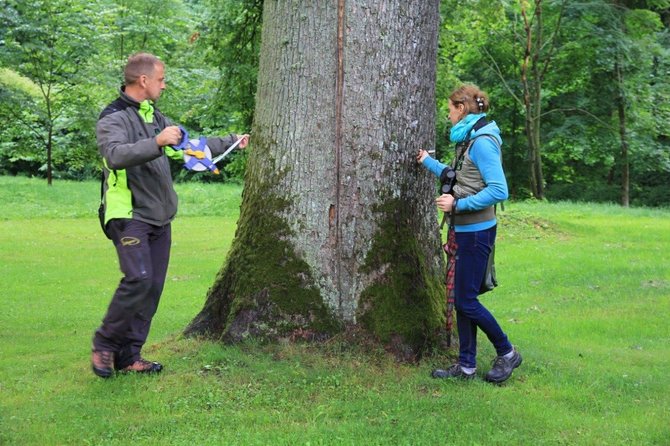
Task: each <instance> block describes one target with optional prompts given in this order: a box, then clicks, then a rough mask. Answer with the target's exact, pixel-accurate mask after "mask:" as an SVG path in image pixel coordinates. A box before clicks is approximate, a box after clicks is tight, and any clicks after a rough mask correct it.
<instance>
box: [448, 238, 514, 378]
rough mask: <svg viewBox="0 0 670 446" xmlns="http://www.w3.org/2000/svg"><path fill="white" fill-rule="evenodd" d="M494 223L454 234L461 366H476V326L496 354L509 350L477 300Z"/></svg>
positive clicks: (489, 313)
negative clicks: (456, 246) (487, 226)
mask: <svg viewBox="0 0 670 446" xmlns="http://www.w3.org/2000/svg"><path fill="white" fill-rule="evenodd" d="M496 231H497V228H496V227H495V226H493V227H491V228H489V229H487V230H484V231H477V232H462V233H458V232H457V233H456V244H457V245H458V248H456V258H457V260H456V271H455V276H454V297H455V301H454V305H455V307H456V324H457V327H458V344H459V355H458V363H459V364H460V365H461V367H472V368H474V367H476V366H477V361H476V357H477V329H478V328H479V329H481V330H482V332H484V334H486V337H487V338H488V339H489V341H491V343H492V344H493V347H494V348H495V350H496V354H497V355H499V356H502V355H504V354H506V353H509V352H510V351H512V344H510V342H509V339H508V338H507V335H506V334H505V333H504V332H503V330H502V328H500V325H499V324H498V322H497V321H496V319H495V317H494V316H493V315H492V314H491V312H490V311H489V310H487V309H486V307H484V305H482V303H481V302H480V301H479V299H478V297H477V296H478V294H479V286H480V285H481V283H482V278H483V277H484V272H485V271H486V262H487V261H488V258H489V253H490V252H491V249H492V247H493V244H494V243H495V239H496Z"/></svg>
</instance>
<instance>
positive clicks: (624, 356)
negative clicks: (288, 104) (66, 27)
mask: <svg viewBox="0 0 670 446" xmlns="http://www.w3.org/2000/svg"><path fill="white" fill-rule="evenodd" d="M177 190H178V193H179V195H180V206H181V207H180V214H179V216H178V218H177V219H176V220H175V222H174V225H173V239H174V244H173V251H172V256H171V264H170V269H169V272H168V282H167V284H166V288H165V292H164V294H163V300H162V302H161V307H160V308H159V311H158V314H157V315H156V318H155V319H154V323H153V327H152V332H151V335H150V338H149V340H148V343H147V347H146V356H147V357H148V358H150V359H155V360H158V361H161V362H162V363H163V364H164V365H165V366H166V369H165V371H164V372H163V373H162V374H160V375H158V376H154V377H147V376H117V377H115V378H113V379H109V380H102V379H99V378H96V377H95V376H94V375H93V374H92V373H91V371H90V364H89V360H90V342H91V335H92V333H93V330H94V329H95V328H96V327H97V325H98V324H99V321H100V318H101V317H102V316H103V313H104V310H105V308H106V305H107V303H108V302H109V299H110V297H111V294H112V293H113V291H114V288H115V286H116V283H117V281H118V279H119V278H120V275H119V271H118V267H117V264H116V257H115V254H114V251H113V247H112V246H111V244H110V243H109V241H108V240H107V239H105V237H104V236H103V235H102V234H101V232H100V229H99V226H98V222H97V220H96V209H97V205H98V199H99V184H98V183H96V182H83V183H76V182H64V181H56V182H55V183H54V185H53V186H52V187H47V186H46V182H45V181H44V180H34V179H26V178H10V177H0V234H1V235H0V274H1V275H2V279H3V286H2V291H1V294H0V296H1V299H0V444H3V445H4V444H7V445H24V444H25V445H52V444H53V445H69V444H72V445H89V444H95V445H97V444H100V445H115V444H128V443H135V442H140V443H149V442H151V443H155V444H169V445H182V444H183V445H222V444H225V445H256V444H258V445H266V444H267V445H321V444H323V445H350V444H351V445H377V444H378V445H389V444H392V445H437V444H457V445H459V444H463V445H476V444H479V445H497V444H533V445H536V444H548V445H553V444H570V445H572V444H586V445H591V444H596V445H600V444H607V445H623V444H626V445H629V444H640V445H642V444H644V445H648V444H658V445H667V444H670V423H669V421H668V420H670V380H668V378H667V376H666V375H665V374H666V373H668V371H669V370H670V328H668V317H669V316H670V256H669V255H668V250H669V248H670V218H669V217H670V211H668V210H650V209H622V208H619V207H617V206H613V205H587V204H573V203H552V204H549V203H534V202H523V203H517V202H510V203H507V205H506V209H505V211H503V212H499V216H500V226H499V240H498V245H497V248H496V249H497V251H496V261H497V269H498V276H499V280H500V283H501V285H500V286H499V287H498V288H497V289H496V290H495V291H493V292H492V293H489V294H488V295H486V296H485V297H483V300H484V301H485V304H486V305H487V306H488V307H489V308H490V309H491V310H492V312H493V313H494V314H495V315H496V316H497V317H498V319H499V321H500V322H501V324H502V325H503V328H504V329H505V330H506V332H507V333H508V335H509V336H510V339H511V340H512V342H514V344H515V345H516V346H517V347H518V349H519V351H520V352H521V353H522V355H523V357H524V363H523V364H522V366H521V367H520V368H519V369H517V371H516V372H515V374H514V375H513V377H512V378H511V379H510V381H508V382H507V383H506V384H505V385H502V386H495V385H490V384H488V383H485V382H484V381H483V380H482V379H477V380H474V381H473V382H445V381H436V380H433V379H431V378H430V371H431V369H432V368H433V367H435V366H438V365H440V366H443V365H448V364H447V363H446V362H447V361H448V357H447V356H448V355H444V354H442V355H436V356H433V357H429V358H425V359H424V360H423V361H422V362H421V363H419V364H398V363H396V362H394V360H393V359H392V358H390V357H388V356H387V355H386V354H384V352H383V351H381V350H375V349H370V348H361V347H358V346H352V345H348V344H346V343H344V342H342V341H340V340H338V339H333V340H331V341H330V342H328V343H326V344H322V345H306V344H298V345H295V344H281V345H257V344H254V343H248V344H243V345H235V346H226V345H222V344H219V343H216V342H211V341H204V340H200V339H188V338H184V337H183V336H181V331H182V330H183V328H184V327H185V326H186V325H187V324H188V323H189V321H190V320H191V319H192V318H193V317H194V316H195V315H196V314H197V312H198V311H199V310H200V309H201V308H202V305H203V303H204V297H205V294H206V292H207V289H208V288H209V287H210V286H211V284H212V283H213V281H214V279H215V276H216V274H217V272H218V270H219V269H220V267H221V265H222V264H223V262H224V260H225V256H226V252H227V250H228V248H229V246H230V242H231V240H232V237H233V235H234V230H235V223H236V220H237V216H238V215H239V203H240V196H241V187H240V186H236V185H221V184H197V183H189V184H179V185H177ZM480 339H481V343H480V345H481V347H480V354H479V368H478V374H479V375H480V377H481V376H483V374H484V373H486V371H487V370H488V368H489V366H490V361H491V360H492V359H493V356H494V352H493V350H492V348H491V347H490V346H489V345H488V343H486V342H485V339H484V336H483V335H482V336H481V338H480Z"/></svg>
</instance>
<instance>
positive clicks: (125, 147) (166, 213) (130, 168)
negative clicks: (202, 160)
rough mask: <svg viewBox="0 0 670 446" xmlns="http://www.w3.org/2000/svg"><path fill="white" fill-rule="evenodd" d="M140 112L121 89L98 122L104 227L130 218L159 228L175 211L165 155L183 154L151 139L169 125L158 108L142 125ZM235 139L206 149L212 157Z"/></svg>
mask: <svg viewBox="0 0 670 446" xmlns="http://www.w3.org/2000/svg"><path fill="white" fill-rule="evenodd" d="M139 109H140V104H139V103H138V102H137V101H135V100H134V99H132V98H130V97H129V96H128V95H126V94H125V93H124V91H123V88H121V92H120V95H119V97H118V98H117V99H116V100H115V101H114V102H112V103H111V104H109V105H108V106H107V107H106V108H105V109H104V110H103V111H102V113H101V114H100V117H99V119H98V123H97V126H96V137H97V141H98V148H99V150H100V155H102V158H103V163H104V166H105V168H104V169H103V171H104V181H103V193H104V197H103V203H104V207H105V223H107V222H108V221H109V220H111V219H113V218H131V219H135V220H139V221H143V222H145V223H149V224H152V225H156V226H163V225H166V224H168V223H169V222H171V221H172V220H173V219H174V217H175V215H176V213H177V194H176V193H175V191H174V187H173V184H172V175H171V173H170V166H169V161H168V156H170V157H175V158H178V159H181V157H182V154H181V152H175V151H174V150H172V148H170V147H165V148H162V147H159V146H158V144H157V143H156V135H158V134H159V133H160V132H161V131H162V130H163V129H164V128H166V127H168V126H171V125H174V124H173V123H172V122H171V121H170V120H169V119H168V118H167V117H165V116H164V115H163V114H162V113H161V112H160V111H158V110H157V109H154V113H153V122H145V120H144V119H143V118H142V117H141V116H140V114H139V113H138V112H139ZM235 139H236V138H235V135H232V134H231V135H229V136H228V137H225V138H218V137H214V138H208V139H207V145H208V146H209V148H210V150H211V152H212V156H216V155H218V154H221V153H223V152H224V151H225V150H226V149H227V148H228V147H229V146H230V145H231V144H232V143H233V142H235ZM170 152H172V153H170ZM175 155H176V156H175Z"/></svg>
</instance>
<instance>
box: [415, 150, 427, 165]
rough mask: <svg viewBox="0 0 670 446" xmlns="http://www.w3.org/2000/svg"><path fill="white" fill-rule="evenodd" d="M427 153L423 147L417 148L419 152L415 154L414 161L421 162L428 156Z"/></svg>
mask: <svg viewBox="0 0 670 446" xmlns="http://www.w3.org/2000/svg"><path fill="white" fill-rule="evenodd" d="M428 156H429V154H428V152H426V151H425V150H423V149H419V153H418V154H417V155H416V162H417V163H419V164H421V163H423V160H425V159H426V158H428Z"/></svg>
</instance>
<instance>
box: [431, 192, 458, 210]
mask: <svg viewBox="0 0 670 446" xmlns="http://www.w3.org/2000/svg"><path fill="white" fill-rule="evenodd" d="M435 202H436V203H437V207H438V208H439V209H440V210H441V211H444V212H451V209H452V208H453V206H454V196H453V195H450V194H442V195H440V196H439V197H438V198H437V199H436V200H435Z"/></svg>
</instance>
